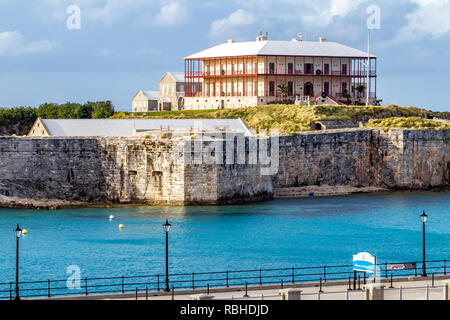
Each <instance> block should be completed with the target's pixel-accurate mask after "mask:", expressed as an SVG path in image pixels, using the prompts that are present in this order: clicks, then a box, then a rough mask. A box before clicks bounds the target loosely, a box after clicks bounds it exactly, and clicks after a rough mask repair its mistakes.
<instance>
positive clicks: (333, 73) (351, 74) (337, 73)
mask: <svg viewBox="0 0 450 320" xmlns="http://www.w3.org/2000/svg"><path fill="white" fill-rule="evenodd" d="M320 71H322V70H320ZM258 74H259V75H264V74H269V75H281V76H284V75H309V76H325V77H326V76H347V77H366V76H367V72H366V71H356V70H352V71H347V72H342V71H331V72H329V73H324V72H321V73H320V74H317V73H316V72H315V71H302V70H295V71H292V72H286V73H284V72H279V73H277V72H275V70H265V71H264V72H259V70H254V71H249V72H247V73H245V72H244V71H243V70H238V71H232V72H229V71H225V72H224V73H222V71H221V72H211V71H205V72H202V71H192V72H188V73H186V77H188V78H189V77H202V76H217V77H218V76H234V75H237V76H239V75H258ZM376 75H377V74H376V71H375V70H371V71H370V72H369V76H370V77H376Z"/></svg>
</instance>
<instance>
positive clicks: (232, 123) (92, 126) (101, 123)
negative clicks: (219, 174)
mask: <svg viewBox="0 0 450 320" xmlns="http://www.w3.org/2000/svg"><path fill="white" fill-rule="evenodd" d="M41 121H42V122H43V123H44V125H45V127H46V128H47V130H48V133H49V134H50V136H56V137H67V136H72V137H86V136H87V137H89V136H103V137H120V136H124V137H131V136H133V134H134V130H138V131H151V130H161V129H186V130H189V129H205V130H208V131H216V130H225V129H226V130H228V131H231V132H236V133H244V134H245V135H246V136H251V135H252V134H251V132H250V130H249V129H248V127H247V125H246V124H245V122H244V121H243V120H242V119H41Z"/></svg>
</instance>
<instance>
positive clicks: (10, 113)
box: [0, 100, 114, 125]
mask: <svg viewBox="0 0 450 320" xmlns="http://www.w3.org/2000/svg"><path fill="white" fill-rule="evenodd" d="M112 115H114V106H113V105H112V104H111V101H109V100H108V101H97V102H86V103H85V104H79V103H71V102H67V103H65V104H56V103H44V104H41V105H40V106H39V107H38V108H33V107H15V108H7V109H3V108H0V124H1V125H8V124H14V123H18V122H22V123H33V122H34V121H35V120H36V119H37V118H38V117H40V118H43V119H106V118H109V117H111V116H112Z"/></svg>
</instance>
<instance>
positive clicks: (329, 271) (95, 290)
mask: <svg viewBox="0 0 450 320" xmlns="http://www.w3.org/2000/svg"><path fill="white" fill-rule="evenodd" d="M448 261H449V260H431V261H426V270H427V273H428V275H429V276H432V275H433V276H434V275H446V274H447V271H448V268H447V264H448ZM393 264H399V263H391V262H388V263H382V264H378V265H377V272H378V274H377V277H380V278H386V279H391V278H396V277H410V276H420V275H421V274H422V262H406V263H405V262H403V264H409V267H410V268H409V269H406V270H395V268H394V269H393V270H390V269H391V268H390V267H389V266H390V265H391V266H392V265H393ZM169 279H170V287H171V288H173V289H174V290H175V291H176V290H195V289H206V288H208V291H209V288H214V287H216V288H217V287H226V288H228V287H237V286H242V287H244V286H262V285H274V284H279V285H280V286H281V287H283V285H289V284H295V283H301V282H317V283H321V284H322V283H325V282H330V281H348V285H349V287H351V286H352V285H355V284H356V282H357V281H358V284H360V282H361V281H366V275H365V273H364V272H354V271H353V265H331V266H329V265H324V266H314V267H291V268H277V269H262V268H261V269H253V270H226V271H218V272H192V273H175V274H169ZM74 280H75V282H74ZM164 280H165V275H164V274H151V275H137V276H119V277H99V278H87V277H85V278H79V279H71V280H67V279H64V280H61V279H60V280H50V279H47V280H41V281H25V282H19V295H20V297H21V298H45V297H47V298H51V297H58V296H74V295H85V296H88V295H94V294H117V293H131V292H138V291H139V292H144V291H145V292H149V291H162V290H164V287H165V282H164ZM68 281H70V283H69V282H68ZM68 284H70V285H68ZM14 290H15V283H14V282H6V283H0V299H3V300H4V299H13V297H14Z"/></svg>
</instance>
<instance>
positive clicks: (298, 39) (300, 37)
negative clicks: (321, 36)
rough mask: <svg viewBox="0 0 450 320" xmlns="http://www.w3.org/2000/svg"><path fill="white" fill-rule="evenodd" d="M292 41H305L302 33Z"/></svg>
mask: <svg viewBox="0 0 450 320" xmlns="http://www.w3.org/2000/svg"><path fill="white" fill-rule="evenodd" d="M292 41H298V42H301V41H303V35H302V34H301V33H299V34H298V35H297V38H293V39H292Z"/></svg>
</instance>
